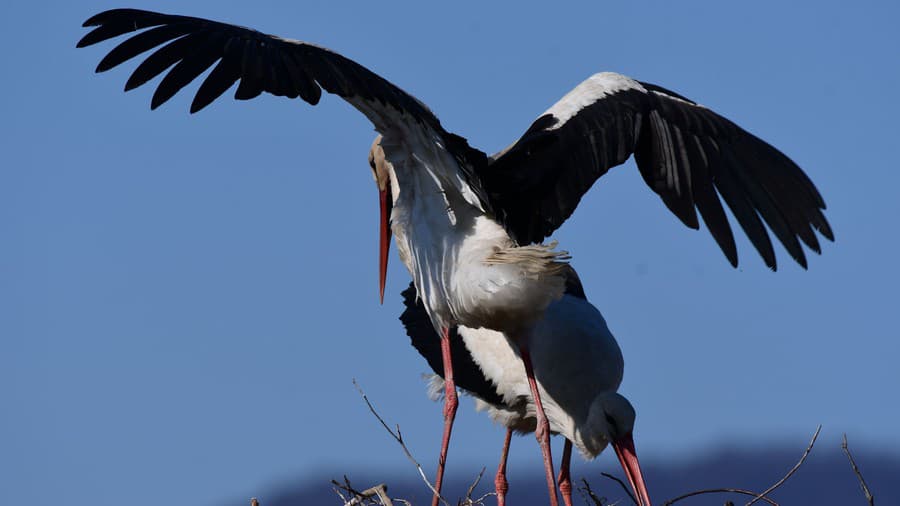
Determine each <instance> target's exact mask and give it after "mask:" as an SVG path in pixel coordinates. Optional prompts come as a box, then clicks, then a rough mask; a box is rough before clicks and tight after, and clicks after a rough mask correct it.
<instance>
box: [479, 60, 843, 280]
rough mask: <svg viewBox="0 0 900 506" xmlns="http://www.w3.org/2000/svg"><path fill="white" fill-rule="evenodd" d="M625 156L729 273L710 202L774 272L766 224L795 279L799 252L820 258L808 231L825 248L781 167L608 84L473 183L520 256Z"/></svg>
mask: <svg viewBox="0 0 900 506" xmlns="http://www.w3.org/2000/svg"><path fill="white" fill-rule="evenodd" d="M632 153H633V154H634V157H635V161H636V163H637V166H638V169H639V170H640V172H641V175H642V176H643V178H644V181H646V183H647V185H649V186H650V188H651V189H653V191H655V192H656V193H657V194H658V195H659V196H660V197H661V198H662V200H663V202H664V203H665V204H666V206H667V207H668V208H669V210H671V211H672V212H673V213H674V214H675V215H676V216H677V217H678V218H679V219H680V220H681V221H682V222H683V223H684V224H685V225H687V226H688V227H690V228H694V229H697V228H699V222H698V220H697V211H699V213H700V216H701V218H702V219H703V221H704V223H705V224H706V227H707V228H708V229H709V231H710V233H711V234H712V236H713V237H714V238H715V240H716V242H717V243H718V244H719V247H720V248H721V249H722V251H723V252H724V253H725V256H726V257H727V258H728V260H729V262H731V264H732V265H734V266H737V263H738V257H737V248H736V246H735V242H734V237H733V235H732V231H731V227H730V226H729V224H728V219H727V218H726V216H725V212H724V210H723V208H722V204H721V202H720V200H719V196H721V197H722V199H724V200H725V203H726V204H727V205H728V207H729V208H730V209H731V212H732V213H733V214H734V217H735V218H736V219H737V222H738V223H739V224H740V226H741V228H743V229H744V232H746V234H747V236H748V237H749V238H750V241H751V242H752V243H753V245H754V246H755V247H756V249H757V251H759V254H760V255H761V256H762V257H763V260H764V261H765V263H766V265H768V266H769V267H770V268H772V269H775V268H776V262H775V252H774V250H773V248H772V243H771V241H770V239H769V235H768V232H767V231H766V228H765V226H764V225H763V223H764V222H765V224H767V225H768V226H769V228H770V229H771V230H772V232H774V233H775V236H776V237H777V238H778V239H779V240H780V241H781V243H782V244H783V245H784V247H785V248H786V249H787V251H788V253H790V255H791V257H793V258H794V260H796V261H797V262H798V263H799V264H800V265H802V266H803V267H804V268H805V267H806V257H805V255H804V252H803V248H802V247H801V245H800V241H803V243H805V244H806V245H807V246H808V247H809V248H810V249H812V250H813V251H815V252H816V253H819V252H820V251H821V250H820V246H819V242H818V240H817V238H816V234H815V232H814V230H817V231H818V232H819V233H820V234H822V235H823V236H824V237H826V238H827V239H829V240H834V235H833V233H832V231H831V227H830V226H829V225H828V222H827V220H826V219H825V217H824V215H823V214H822V211H823V210H824V209H825V203H824V201H823V200H822V197H821V196H820V195H819V192H818V191H817V190H816V188H815V186H814V185H813V184H812V182H811V181H810V180H809V178H808V177H807V176H806V174H804V173H803V171H802V170H801V169H800V167H798V166H797V165H796V164H795V163H794V162H793V161H791V160H790V159H789V158H788V157H787V156H785V155H784V154H782V153H781V152H779V151H778V150H777V149H775V148H773V147H772V146H770V145H769V144H767V143H766V142H765V141H763V140H761V139H759V138H758V137H755V136H754V135H752V134H750V133H748V132H747V131H745V130H743V129H741V128H740V127H739V126H737V125H735V124H734V123H732V122H731V121H729V120H728V119H726V118H724V117H722V116H720V115H718V114H716V113H715V112H713V111H711V110H709V109H707V108H705V107H703V106H701V105H698V104H696V103H694V102H692V101H690V100H688V99H686V98H684V97H682V96H681V95H678V94H676V93H673V92H671V91H668V90H666V89H663V88H661V87H659V86H655V85H652V84H648V83H641V82H638V81H635V80H633V79H630V78H628V77H625V76H623V75H620V74H615V73H609V72H607V73H601V74H596V75H594V76H592V77H590V78H589V79H587V80H586V81H584V82H583V83H581V84H580V85H578V86H577V87H576V88H575V89H574V90H572V91H571V92H569V93H568V94H567V95H566V96H565V97H563V98H562V99H561V100H560V101H559V102H557V103H556V104H554V105H553V107H551V108H550V109H549V110H548V111H547V112H546V113H544V114H543V115H542V116H541V117H539V118H538V119H537V120H536V121H535V122H534V123H533V124H532V125H531V127H530V128H529V129H528V130H527V131H526V132H525V134H524V135H523V136H522V137H521V138H520V139H519V140H517V141H516V142H515V143H514V144H513V145H511V146H510V147H509V148H507V149H506V150H504V151H502V152H500V153H498V154H497V155H494V156H493V157H492V160H491V163H490V164H489V166H488V167H487V169H485V170H484V171H483V172H482V173H480V174H479V175H480V177H481V178H482V182H483V184H484V187H485V189H486V191H487V192H488V195H489V198H490V200H491V205H492V207H493V209H494V210H495V212H496V213H497V215H498V218H499V219H500V220H501V222H502V223H503V224H504V226H505V227H506V229H507V230H508V231H509V232H510V233H511V234H512V235H513V236H514V238H515V239H516V240H517V241H518V242H519V243H520V244H527V243H532V242H539V241H541V240H543V239H544V238H545V237H546V236H548V235H550V234H551V233H552V232H553V231H554V230H556V228H557V227H559V226H560V225H561V224H562V223H563V222H564V221H565V220H566V219H567V218H568V217H569V216H570V215H571V214H572V212H573V211H574V210H575V207H577V205H578V202H579V201H580V200H581V197H582V195H584V193H585V192H587V190H588V189H590V187H591V186H592V185H593V184H594V181H596V180H597V178H599V177H600V176H602V175H603V174H605V173H606V172H607V171H608V170H609V169H610V168H612V167H614V166H616V165H619V164H621V163H624V162H625V161H626V160H627V159H628V157H629V156H631V155H632ZM798 239H799V240H798Z"/></svg>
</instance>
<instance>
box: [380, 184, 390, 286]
mask: <svg viewBox="0 0 900 506" xmlns="http://www.w3.org/2000/svg"><path fill="white" fill-rule="evenodd" d="M385 186H386V187H385V189H383V190H379V191H378V197H379V201H380V205H381V231H380V233H379V236H380V240H379V245H378V297H379V299H380V300H381V303H382V304H384V284H385V280H386V279H387V265H388V252H390V250H391V224H390V219H391V207H392V202H391V194H390V191H391V187H390V185H385Z"/></svg>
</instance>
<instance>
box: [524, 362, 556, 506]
mask: <svg viewBox="0 0 900 506" xmlns="http://www.w3.org/2000/svg"><path fill="white" fill-rule="evenodd" d="M519 354H520V355H521V356H522V362H523V363H524V364H525V374H526V375H527V376H528V386H530V387H531V395H533V396H534V404H535V407H536V408H537V428H536V429H535V431H534V436H535V437H536V438H537V440H538V444H540V445H541V453H542V454H543V455H544V471H545V472H546V473H547V488H548V489H549V491H550V505H551V506H559V499H558V498H557V497H556V476H554V470H553V456H552V455H551V454H550V422H549V421H548V420H547V415H546V414H545V413H544V405H543V404H541V394H540V392H538V387H537V381H535V379H534V369H533V368H532V367H531V355H529V353H528V350H527V349H526V348H524V347H523V346H519Z"/></svg>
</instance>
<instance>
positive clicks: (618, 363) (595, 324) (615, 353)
mask: <svg viewBox="0 0 900 506" xmlns="http://www.w3.org/2000/svg"><path fill="white" fill-rule="evenodd" d="M402 295H403V304H404V306H406V309H405V310H404V311H403V314H402V315H401V316H400V320H401V321H402V322H403V326H404V327H405V328H406V334H407V335H408V336H409V338H410V341H411V342H412V345H413V346H414V347H415V348H416V350H418V352H419V353H420V354H421V355H422V356H423V357H424V358H425V359H426V361H427V362H428V364H429V365H430V366H431V368H432V370H433V371H434V373H435V375H434V376H432V381H431V386H432V393H433V394H434V395H435V396H439V395H440V393H441V391H442V390H444V385H443V379H442V376H443V370H444V367H443V358H442V356H441V349H440V346H438V339H437V334H436V333H435V330H434V327H433V326H432V325H431V321H430V319H429V317H428V312H427V311H426V309H425V307H424V305H423V304H422V302H421V300H419V299H418V297H417V296H416V289H415V285H413V284H411V285H410V287H409V288H408V289H406V290H405V291H404V292H403V294H402ZM528 339H529V343H528V348H529V349H530V350H532V352H533V353H532V356H533V357H534V361H533V365H534V376H535V379H536V381H537V384H538V389H539V390H540V398H541V399H542V402H543V406H544V410H545V411H546V413H547V418H548V420H549V422H550V430H551V432H553V433H555V434H561V435H563V437H565V438H566V442H565V447H564V449H563V457H562V464H561V466H560V471H559V482H558V486H559V490H560V492H561V493H562V497H563V502H564V503H565V504H566V506H571V505H572V484H571V479H570V475H569V464H570V459H571V456H572V446H573V443H574V446H575V447H576V448H578V450H579V451H580V452H581V454H582V455H583V456H584V457H585V458H587V459H593V458H595V457H596V456H597V455H599V454H600V452H602V451H603V449H604V448H605V447H606V445H607V444H611V445H612V446H613V449H614V450H615V452H616V456H617V457H618V458H619V463H620V464H621V465H622V469H623V470H624V471H625V475H626V477H627V478H628V481H629V483H631V486H632V489H633V490H634V494H635V498H637V500H638V501H639V503H638V504H640V505H644V506H649V505H650V497H649V494H648V492H647V488H646V485H645V484H644V478H643V474H642V472H641V467H640V464H639V462H638V459H637V454H636V452H635V449H634V440H633V437H632V430H633V427H634V419H635V412H634V408H633V407H632V406H631V403H629V402H628V400H627V399H625V397H623V396H621V395H619V394H618V393H616V390H618V388H619V384H620V383H621V382H622V373H623V368H624V361H623V359H622V352H621V350H620V349H619V345H618V344H617V343H616V340H615V338H614V337H613V335H612V333H610V331H609V328H608V327H607V325H606V322H605V321H604V319H603V316H602V315H601V314H600V312H599V311H597V309H596V308H595V307H594V306H593V305H591V304H590V303H589V302H588V301H587V299H586V297H585V295H584V290H583V288H582V286H581V283H580V281H579V280H578V277H577V275H576V274H575V271H574V270H570V271H569V273H568V276H567V280H566V291H565V294H564V295H563V297H562V298H561V299H559V300H557V301H554V302H553V303H551V304H550V305H549V306H548V307H547V310H546V311H545V312H544V317H543V319H541V321H539V322H538V323H537V324H536V325H535V327H534V330H533V331H532V332H530V333H529V338H528ZM450 341H451V343H452V350H453V374H454V377H455V380H456V385H457V387H459V388H460V389H462V390H463V391H465V392H467V393H469V394H470V395H471V396H472V397H474V398H475V400H476V405H477V407H478V409H483V410H487V411H488V413H489V415H490V416H491V418H493V419H494V420H495V421H497V422H499V423H501V424H502V425H504V426H505V427H507V432H506V438H505V440H504V444H503V450H502V452H501V457H500V465H499V466H498V469H497V474H496V476H495V479H494V485H495V488H496V491H497V503H498V506H503V505H504V504H505V495H506V492H507V490H508V483H507V480H506V457H507V454H508V451H509V444H510V436H511V434H512V432H513V431H517V432H521V433H526V432H534V430H535V428H536V411H537V410H536V406H535V402H534V400H533V398H532V396H531V393H530V386H529V383H528V378H527V375H526V372H525V368H524V366H523V363H522V361H521V360H520V358H519V355H518V353H517V349H516V348H517V347H516V345H515V344H513V342H512V341H511V340H509V339H507V337H506V336H504V335H503V334H501V333H499V332H495V331H493V330H489V329H485V328H481V329H471V328H468V327H455V328H453V329H451V331H450Z"/></svg>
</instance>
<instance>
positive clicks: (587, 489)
mask: <svg viewBox="0 0 900 506" xmlns="http://www.w3.org/2000/svg"><path fill="white" fill-rule="evenodd" d="M581 483H583V484H584V486H582V487H578V490H579V491H580V492H581V493H582V495H583V496H586V497H585V498H584V499H585V501H584V502H587V501H588V500H590V501H591V502H592V503H594V506H604V505H605V504H606V498H605V497H597V494H595V493H594V491H593V490H591V484H590V483H588V481H587V480H586V479H584V478H582V479H581Z"/></svg>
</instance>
